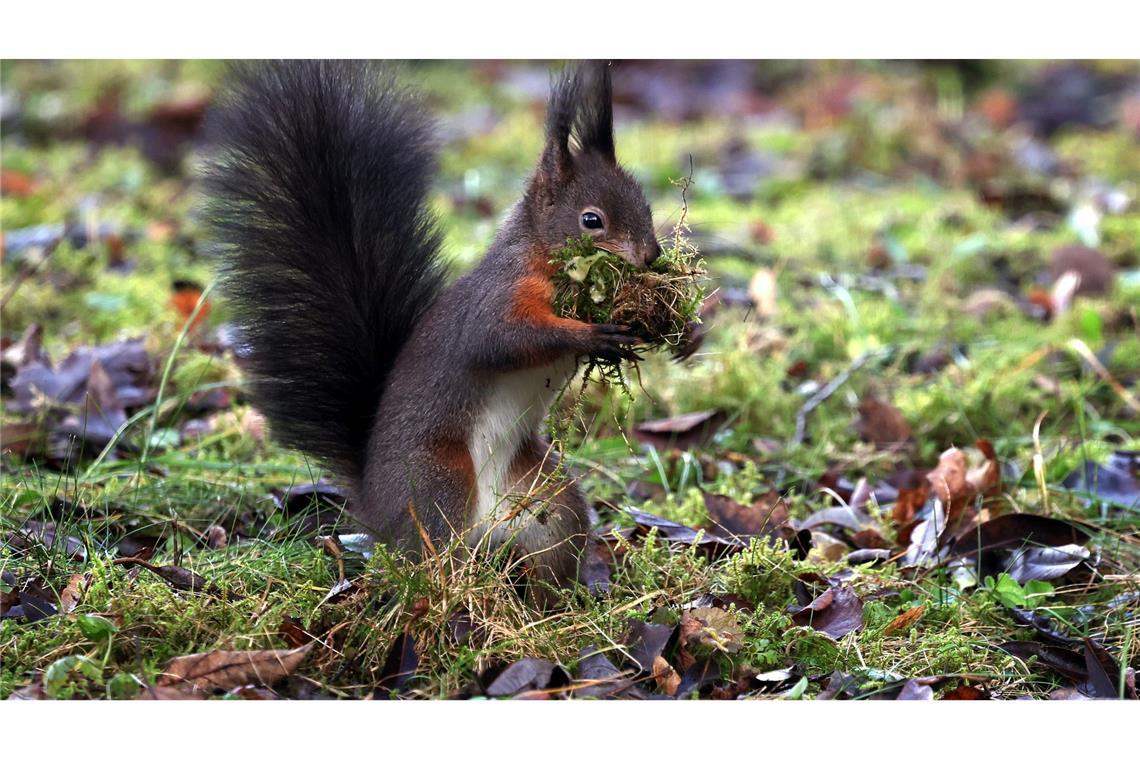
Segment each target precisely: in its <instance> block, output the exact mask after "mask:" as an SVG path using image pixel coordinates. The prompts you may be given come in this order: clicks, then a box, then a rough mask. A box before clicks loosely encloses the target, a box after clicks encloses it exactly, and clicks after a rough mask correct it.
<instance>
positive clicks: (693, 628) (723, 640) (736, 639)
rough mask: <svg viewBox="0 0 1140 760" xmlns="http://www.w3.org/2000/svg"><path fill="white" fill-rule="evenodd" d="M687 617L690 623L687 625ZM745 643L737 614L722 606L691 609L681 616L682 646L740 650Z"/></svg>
mask: <svg viewBox="0 0 1140 760" xmlns="http://www.w3.org/2000/svg"><path fill="white" fill-rule="evenodd" d="M686 618H687V619H688V621H689V623H688V625H686ZM743 645H744V631H743V630H741V628H740V624H739V623H738V622H737V621H736V615H735V614H734V613H732V612H730V611H729V610H726V609H722V608H720V607H701V608H697V609H693V610H689V611H688V612H686V613H684V615H682V617H681V646H682V647H684V648H686V649H692V648H694V647H700V648H703V649H714V650H718V651H721V652H728V653H730V654H731V653H733V652H739V651H740V648H741V647H742V646H743Z"/></svg>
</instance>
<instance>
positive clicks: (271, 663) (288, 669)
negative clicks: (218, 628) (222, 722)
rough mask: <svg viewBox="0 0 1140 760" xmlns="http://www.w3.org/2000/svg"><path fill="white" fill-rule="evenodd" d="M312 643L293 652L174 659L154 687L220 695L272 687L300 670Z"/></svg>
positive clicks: (216, 653)
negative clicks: (253, 686)
mask: <svg viewBox="0 0 1140 760" xmlns="http://www.w3.org/2000/svg"><path fill="white" fill-rule="evenodd" d="M312 648H313V642H310V643H308V644H305V645H304V646H300V647H296V648H295V649H260V650H258V649H254V650H247V651H233V650H216V651H213V652H205V653H203V654H191V655H186V656H185V657H175V658H174V659H172V660H170V661H169V662H167V663H166V665H165V666H163V669H162V673H161V674H160V675H159V677H158V680H157V682H156V685H157V686H192V687H194V688H197V689H204V690H209V689H221V690H223V691H226V690H229V689H232V688H234V687H236V686H243V685H245V684H260V685H261V686H273V685H274V684H275V683H278V682H280V681H283V680H285V679H286V678H288V677H289V676H290V675H292V674H293V673H294V672H296V670H297V668H299V667H300V666H301V663H303V662H304V661H305V658H306V657H308V656H309V652H310V651H311V650H312Z"/></svg>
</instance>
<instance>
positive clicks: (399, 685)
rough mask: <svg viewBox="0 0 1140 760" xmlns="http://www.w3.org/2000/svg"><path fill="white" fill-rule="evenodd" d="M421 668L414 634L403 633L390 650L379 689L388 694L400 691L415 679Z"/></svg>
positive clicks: (381, 672) (381, 673)
mask: <svg viewBox="0 0 1140 760" xmlns="http://www.w3.org/2000/svg"><path fill="white" fill-rule="evenodd" d="M419 667H420V658H419V655H417V654H416V640H415V639H414V638H412V634H410V633H407V632H405V633H402V634H401V635H400V636H398V637H397V638H396V640H395V641H394V642H393V643H392V648H391V649H389V650H388V657H387V658H386V659H385V660H384V668H383V670H381V671H380V680H379V682H378V683H377V688H379V689H380V690H382V691H386V692H388V693H391V692H393V691H400V690H402V689H404V688H405V687H406V686H407V685H408V682H409V681H411V680H412V678H414V677H415V675H416V671H418V670H419Z"/></svg>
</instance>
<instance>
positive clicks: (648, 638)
mask: <svg viewBox="0 0 1140 760" xmlns="http://www.w3.org/2000/svg"><path fill="white" fill-rule="evenodd" d="M676 631H677V626H675V625H663V624H659V623H643V622H642V621H640V620H631V621H630V622H629V627H628V630H627V631H626V635H625V638H624V646H625V648H626V650H627V651H628V653H629V656H630V657H632V658H633V660H634V662H636V663H637V665H638V667H640V668H641V671H642V672H643V673H652V672H653V663H654V662H655V661H656V660H657V658H658V657H660V656H661V653H662V652H664V651H665V648H666V647H667V646H668V645H669V642H670V641H672V640H673V634H674V633H676Z"/></svg>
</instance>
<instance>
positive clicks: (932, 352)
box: [0, 61, 1140, 699]
mask: <svg viewBox="0 0 1140 760" xmlns="http://www.w3.org/2000/svg"><path fill="white" fill-rule="evenodd" d="M220 74H221V67H220V66H219V65H218V64H216V63H209V62H204V63H197V62H161V63H156V62H145V61H131V62H120V63H116V62H100V63H83V62H65V63H56V64H44V63H30V62H28V63H11V64H9V63H6V64H5V67H4V70H3V86H4V93H5V94H4V102H3V121H4V150H3V199H2V201H0V211H2V220H3V230H4V232H3V235H4V237H3V243H4V257H3V280H4V283H3V287H2V289H0V290H2V293H3V305H2V309H3V349H4V354H3V357H4V364H3V403H4V410H3V450H4V453H3V463H2V471H0V571H2V582H0V594H2V596H0V652H2V656H0V660H2V663H0V698H32V699H35V698H103V697H107V698H140V697H149V698H161V699H165V698H195V697H219V696H224V697H225V698H251V699H266V698H317V697H337V698H362V697H368V698H393V697H398V698H423V697H432V698H442V697H470V698H485V697H509V696H525V697H531V698H562V697H574V698H583V697H602V696H617V697H623V698H625V697H629V698H666V697H672V698H700V699H730V698H739V697H756V698H784V699H798V698H804V699H812V698H815V699H822V698H856V699H867V698H887V699H895V698H904V699H906V698H912V699H929V698H937V699H986V698H994V699H1013V698H1019V697H1032V698H1054V699H1058V698H1071V699H1081V698H1089V697H1094V698H1105V697H1121V696H1122V697H1130V698H1135V697H1136V687H1135V668H1136V667H1137V665H1138V664H1140V642H1138V641H1137V635H1136V634H1137V624H1138V621H1140V617H1138V616H1140V486H1138V477H1140V441H1138V440H1137V437H1138V434H1140V385H1138V381H1140V332H1138V315H1137V307H1138V304H1140V185H1138V183H1137V180H1138V178H1140V115H1138V114H1140V95H1138V94H1137V93H1138V92H1140V91H1138V89H1137V82H1138V81H1140V72H1138V71H1137V68H1136V66H1135V64H1134V63H1131V64H1129V63H1127V62H1122V63H1118V64H1086V65H1080V66H1071V65H1070V66H1061V65H1055V66H1046V65H1044V64H1036V65H1029V64H1014V63H1006V64H977V65H976V66H973V67H962V68H950V67H940V66H937V65H929V66H918V65H908V64H901V63H899V64H891V65H886V64H874V63H863V64H842V63H830V64H812V65H806V64H791V63H781V62H771V63H767V64H765V63H759V64H727V63H726V64H717V63H715V62H712V63H706V64H700V65H695V66H694V65H690V66H689V67H684V66H680V65H676V66H674V65H668V64H649V63H645V62H641V63H637V62H633V63H629V64H623V65H619V66H618V67H617V70H616V73H615V88H616V95H617V123H618V128H617V146H618V155H619V158H620V159H621V160H622V162H623V164H624V165H626V166H627V167H628V168H630V170H631V171H632V172H633V173H634V174H635V175H636V176H637V177H638V178H639V179H640V180H641V181H642V182H643V184H644V185H645V187H646V190H647V194H648V195H649V198H650V201H651V203H652V205H653V208H654V211H655V217H656V221H657V223H658V224H659V226H660V229H661V230H662V231H663V232H664V231H668V230H670V229H672V227H673V226H674V225H675V224H676V223H677V222H678V220H679V219H680V218H681V216H682V211H683V206H684V214H685V221H686V222H687V223H688V225H689V227H690V229H691V234H692V238H693V240H694V241H695V242H696V244H697V245H698V247H699V248H700V249H701V251H702V252H703V254H704V256H705V259H706V261H707V266H708V271H709V275H710V290H711V291H713V292H712V294H711V296H710V297H709V299H708V301H707V302H706V305H705V308H704V312H703V314H704V317H703V318H704V323H705V328H706V332H707V339H706V341H705V343H704V345H703V346H702V348H701V349H700V351H699V352H698V353H697V354H696V356H695V357H693V359H691V360H690V361H688V362H686V363H684V364H677V363H673V362H671V361H669V360H668V358H667V357H665V356H659V355H655V356H650V357H648V358H647V359H646V360H645V361H644V362H642V364H641V368H640V373H639V374H638V375H636V376H634V378H633V382H631V383H630V387H628V388H626V389H622V388H620V387H613V386H610V387H606V386H603V385H600V384H598V383H587V384H586V385H585V388H584V390H582V391H581V392H580V393H579V389H580V388H582V387H583V386H582V383H581V381H580V380H578V381H575V383H574V384H573V387H572V390H573V392H572V393H570V394H567V395H568V398H567V399H566V404H565V406H563V407H562V408H560V409H558V410H556V414H557V415H559V416H560V417H562V418H571V419H572V420H573V423H574V424H573V425H571V426H570V432H569V433H568V434H567V436H566V438H565V440H564V441H563V447H564V454H565V458H566V460H567V461H568V463H569V465H570V467H571V469H572V470H573V471H574V472H575V473H576V474H578V475H580V477H581V483H582V486H583V488H584V490H585V492H586V493H587V494H588V496H589V498H590V500H591V502H592V503H593V504H594V506H595V509H596V511H597V513H598V522H597V526H596V533H597V535H598V541H597V545H596V549H595V550H594V551H593V552H592V553H591V556H590V558H589V562H588V563H587V565H586V568H585V580H586V581H587V583H586V584H584V585H582V586H581V587H579V588H576V589H572V590H568V591H566V592H565V599H564V605H563V606H561V607H559V608H557V609H555V610H553V611H546V612H542V611H537V610H535V609H532V608H530V607H528V606H527V605H526V603H525V602H524V601H523V598H522V597H521V596H520V591H519V587H520V584H521V583H522V581H521V579H520V575H519V573H518V568H517V563H516V562H515V561H514V559H513V557H512V556H511V555H509V553H504V552H499V553H497V554H495V555H494V556H487V555H486V554H485V553H483V554H481V555H480V557H479V558H478V559H477V561H473V562H464V561H463V560H464V559H465V557H466V556H467V555H468V553H469V551H468V550H467V549H466V548H465V547H464V546H462V545H456V546H452V547H440V549H441V553H440V556H439V557H436V558H433V559H432V561H428V562H425V563H422V564H413V563H410V562H408V561H407V560H405V559H403V558H401V557H399V556H395V555H392V554H390V553H388V552H385V551H384V550H383V549H382V548H381V549H377V550H376V551H375V552H373V551H371V550H369V549H368V548H367V544H366V543H365V542H363V541H362V540H361V537H360V536H359V535H356V530H355V529H354V528H353V527H352V525H351V524H350V523H349V522H348V521H347V520H346V519H344V518H343V517H342V516H341V505H342V503H343V498H342V497H341V495H340V492H339V490H338V489H337V488H336V487H335V485H334V484H332V483H330V482H329V481H328V480H326V477H325V475H324V473H322V471H321V469H320V468H319V466H318V465H317V464H316V463H315V462H311V461H307V460H305V459H304V458H302V457H301V456H299V455H298V454H296V453H293V452H289V451H286V450H283V449H281V448H280V447H278V446H277V445H275V443H274V442H273V439H272V435H271V431H269V430H267V427H266V423H265V421H264V419H263V418H262V417H261V416H260V415H259V414H258V413H257V412H256V411H255V410H253V409H251V408H250V407H249V406H248V404H247V403H246V402H245V400H244V398H243V393H242V386H241V373H240V369H239V367H238V363H237V362H236V361H235V357H234V346H233V343H232V330H231V329H230V328H229V327H228V325H227V310H226V305H225V303H224V302H222V301H220V300H217V301H216V300H215V299H213V298H211V293H210V288H211V287H212V285H211V283H212V282H213V279H214V275H213V271H212V267H211V264H210V262H209V259H208V257H207V256H206V254H205V249H206V244H205V241H204V240H203V238H202V230H201V226H200V222H199V220H198V219H197V217H196V214H195V211H194V209H195V203H196V199H195V195H194V185H193V183H192V177H193V172H194V168H195V165H196V162H197V160H198V158H199V157H200V155H201V149H202V146H201V144H200V142H199V140H200V129H201V127H200V124H201V119H202V115H203V113H204V111H205V109H206V107H207V104H208V102H209V99H210V96H211V94H212V93H213V91H214V89H215V87H216V84H217V82H218V79H219V76H220ZM406 76H407V79H409V80H411V81H414V82H416V83H417V84H419V85H420V86H422V87H423V88H424V89H425V90H426V92H427V93H428V94H429V96H430V98H431V101H432V103H433V105H434V106H436V107H437V109H438V112H439V114H440V118H441V124H442V126H443V129H444V136H445V146H444V150H443V160H442V165H441V175H440V181H439V183H438V187H437V193H436V198H435V200H436V205H437V207H438V210H439V214H440V216H441V219H442V226H443V227H444V229H445V230H446V231H447V233H446V234H447V245H446V249H447V252H448V254H449V256H450V257H451V258H452V260H453V262H454V267H453V268H454V271H455V272H456V273H458V272H461V271H462V270H463V269H464V268H466V267H467V266H469V265H470V263H471V262H472V261H474V260H475V259H476V258H477V257H478V256H479V254H480V253H481V251H482V250H484V249H485V247H486V245H487V244H488V243H489V241H490V239H491V237H492V236H493V234H494V231H495V227H496V224H497V220H498V219H499V218H500V217H501V216H502V214H503V213H504V212H505V210H506V209H508V208H509V207H510V205H511V204H512V203H513V202H514V200H515V199H516V198H517V196H518V194H519V193H520V191H521V188H522V183H523V181H524V179H525V177H526V175H527V173H528V172H529V171H530V170H531V168H532V166H533V163H534V161H535V160H536V157H537V155H538V152H539V149H540V147H541V141H542V133H541V124H542V121H541V119H542V105H543V100H544V97H545V92H546V88H547V86H548V82H549V75H548V73H547V71H546V69H545V68H543V67H541V66H536V65H523V64H514V65H499V64H493V63H480V64H474V65H466V64H460V63H448V64H420V65H416V66H412V67H410V68H409V69H408V70H407V71H406ZM744 85H748V86H749V87H750V89H749V90H748V91H747V94H745V90H744V87H743V86H744ZM1062 85H1065V86H1062ZM1082 87H1083V88H1084V89H1082ZM1059 92H1064V93H1067V95H1066V96H1065V97H1066V98H1067V99H1064V100H1059V99H1058V98H1059V97H1060V96H1058V95H1057V93H1059ZM761 93H763V94H761ZM1106 104H1107V105H1106ZM690 176H691V185H690V186H689V188H688V190H687V191H686V197H685V200H684V203H683V202H682V198H681V192H680V190H679V189H678V186H677V184H676V182H677V181H678V180H681V179H683V178H686V177H690ZM203 294H205V296H206V298H205V299H202V298H201V296H202V295H203ZM175 658H189V659H175Z"/></svg>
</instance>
